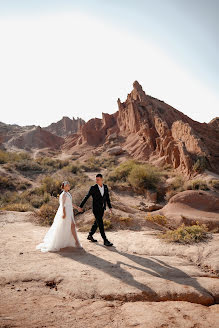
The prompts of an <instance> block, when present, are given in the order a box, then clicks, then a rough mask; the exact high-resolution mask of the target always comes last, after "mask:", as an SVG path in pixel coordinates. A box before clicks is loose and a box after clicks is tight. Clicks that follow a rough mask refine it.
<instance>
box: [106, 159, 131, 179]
mask: <svg viewBox="0 0 219 328" xmlns="http://www.w3.org/2000/svg"><path fill="white" fill-rule="evenodd" d="M135 166H136V162H135V161H133V160H129V161H126V162H124V163H122V164H120V165H119V166H117V167H116V168H114V169H113V170H112V171H111V172H109V173H108V174H107V175H106V181H107V182H118V181H119V182H126V181H127V178H128V176H129V174H130V172H131V171H132V169H133V168H134V167H135Z"/></svg>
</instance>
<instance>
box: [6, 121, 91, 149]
mask: <svg viewBox="0 0 219 328" xmlns="http://www.w3.org/2000/svg"><path fill="white" fill-rule="evenodd" d="M84 123H85V121H84V120H82V119H81V118H77V119H75V118H73V119H70V118H68V117H63V118H62V119H61V120H60V121H58V122H57V123H52V124H50V125H49V126H48V127H45V128H41V127H39V126H35V125H27V126H19V125H17V124H6V123H3V122H0V145H1V146H2V147H4V148H7V149H10V148H12V147H13V148H19V149H32V148H34V149H36V148H38V149H41V148H52V149H56V148H59V147H60V146H61V144H63V142H64V138H63V137H65V136H68V135H70V134H72V133H76V132H79V130H80V128H81V126H82V125H83V124H84ZM56 137H58V138H56ZM60 137H61V138H60ZM40 139H42V140H40Z"/></svg>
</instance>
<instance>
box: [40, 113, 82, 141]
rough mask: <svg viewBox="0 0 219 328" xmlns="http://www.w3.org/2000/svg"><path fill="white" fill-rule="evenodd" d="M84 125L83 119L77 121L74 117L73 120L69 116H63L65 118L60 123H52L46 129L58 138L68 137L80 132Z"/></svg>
mask: <svg viewBox="0 0 219 328" xmlns="http://www.w3.org/2000/svg"><path fill="white" fill-rule="evenodd" d="M84 123H85V121H84V120H82V119H81V118H76V119H75V118H74V117H73V119H70V118H69V117H67V116H63V118H62V119H61V120H60V121H58V122H56V123H52V124H50V125H49V126H47V127H46V128H44V129H45V130H47V131H49V132H51V133H53V134H55V135H57V136H60V137H66V136H68V135H70V134H73V133H77V132H78V131H80V129H81V126H82V125H83V124H84Z"/></svg>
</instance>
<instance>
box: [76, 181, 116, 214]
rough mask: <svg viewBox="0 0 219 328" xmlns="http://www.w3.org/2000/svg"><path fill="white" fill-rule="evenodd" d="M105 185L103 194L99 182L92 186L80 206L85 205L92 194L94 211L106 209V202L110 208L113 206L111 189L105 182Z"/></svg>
mask: <svg viewBox="0 0 219 328" xmlns="http://www.w3.org/2000/svg"><path fill="white" fill-rule="evenodd" d="M103 186H104V194H103V196H102V195H101V193H100V189H99V187H98V184H95V185H94V186H91V187H90V190H89V191H88V193H87V195H86V196H85V197H84V199H83V200H82V202H81V204H80V207H83V206H84V204H85V203H86V201H87V200H88V198H89V197H90V196H92V198H93V212H99V211H102V210H103V209H104V210H105V209H106V203H107V205H108V207H109V208H112V205H111V202H110V198H109V191H108V187H107V185H105V184H103Z"/></svg>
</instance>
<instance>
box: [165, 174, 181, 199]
mask: <svg viewBox="0 0 219 328" xmlns="http://www.w3.org/2000/svg"><path fill="white" fill-rule="evenodd" d="M184 190H185V183H184V179H183V177H182V176H181V175H178V176H176V177H175V178H174V179H173V180H172V182H171V183H170V185H169V188H168V190H167V192H166V195H165V199H166V200H167V201H168V200H170V198H171V197H173V196H174V195H176V194H177V193H178V192H181V191H184Z"/></svg>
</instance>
